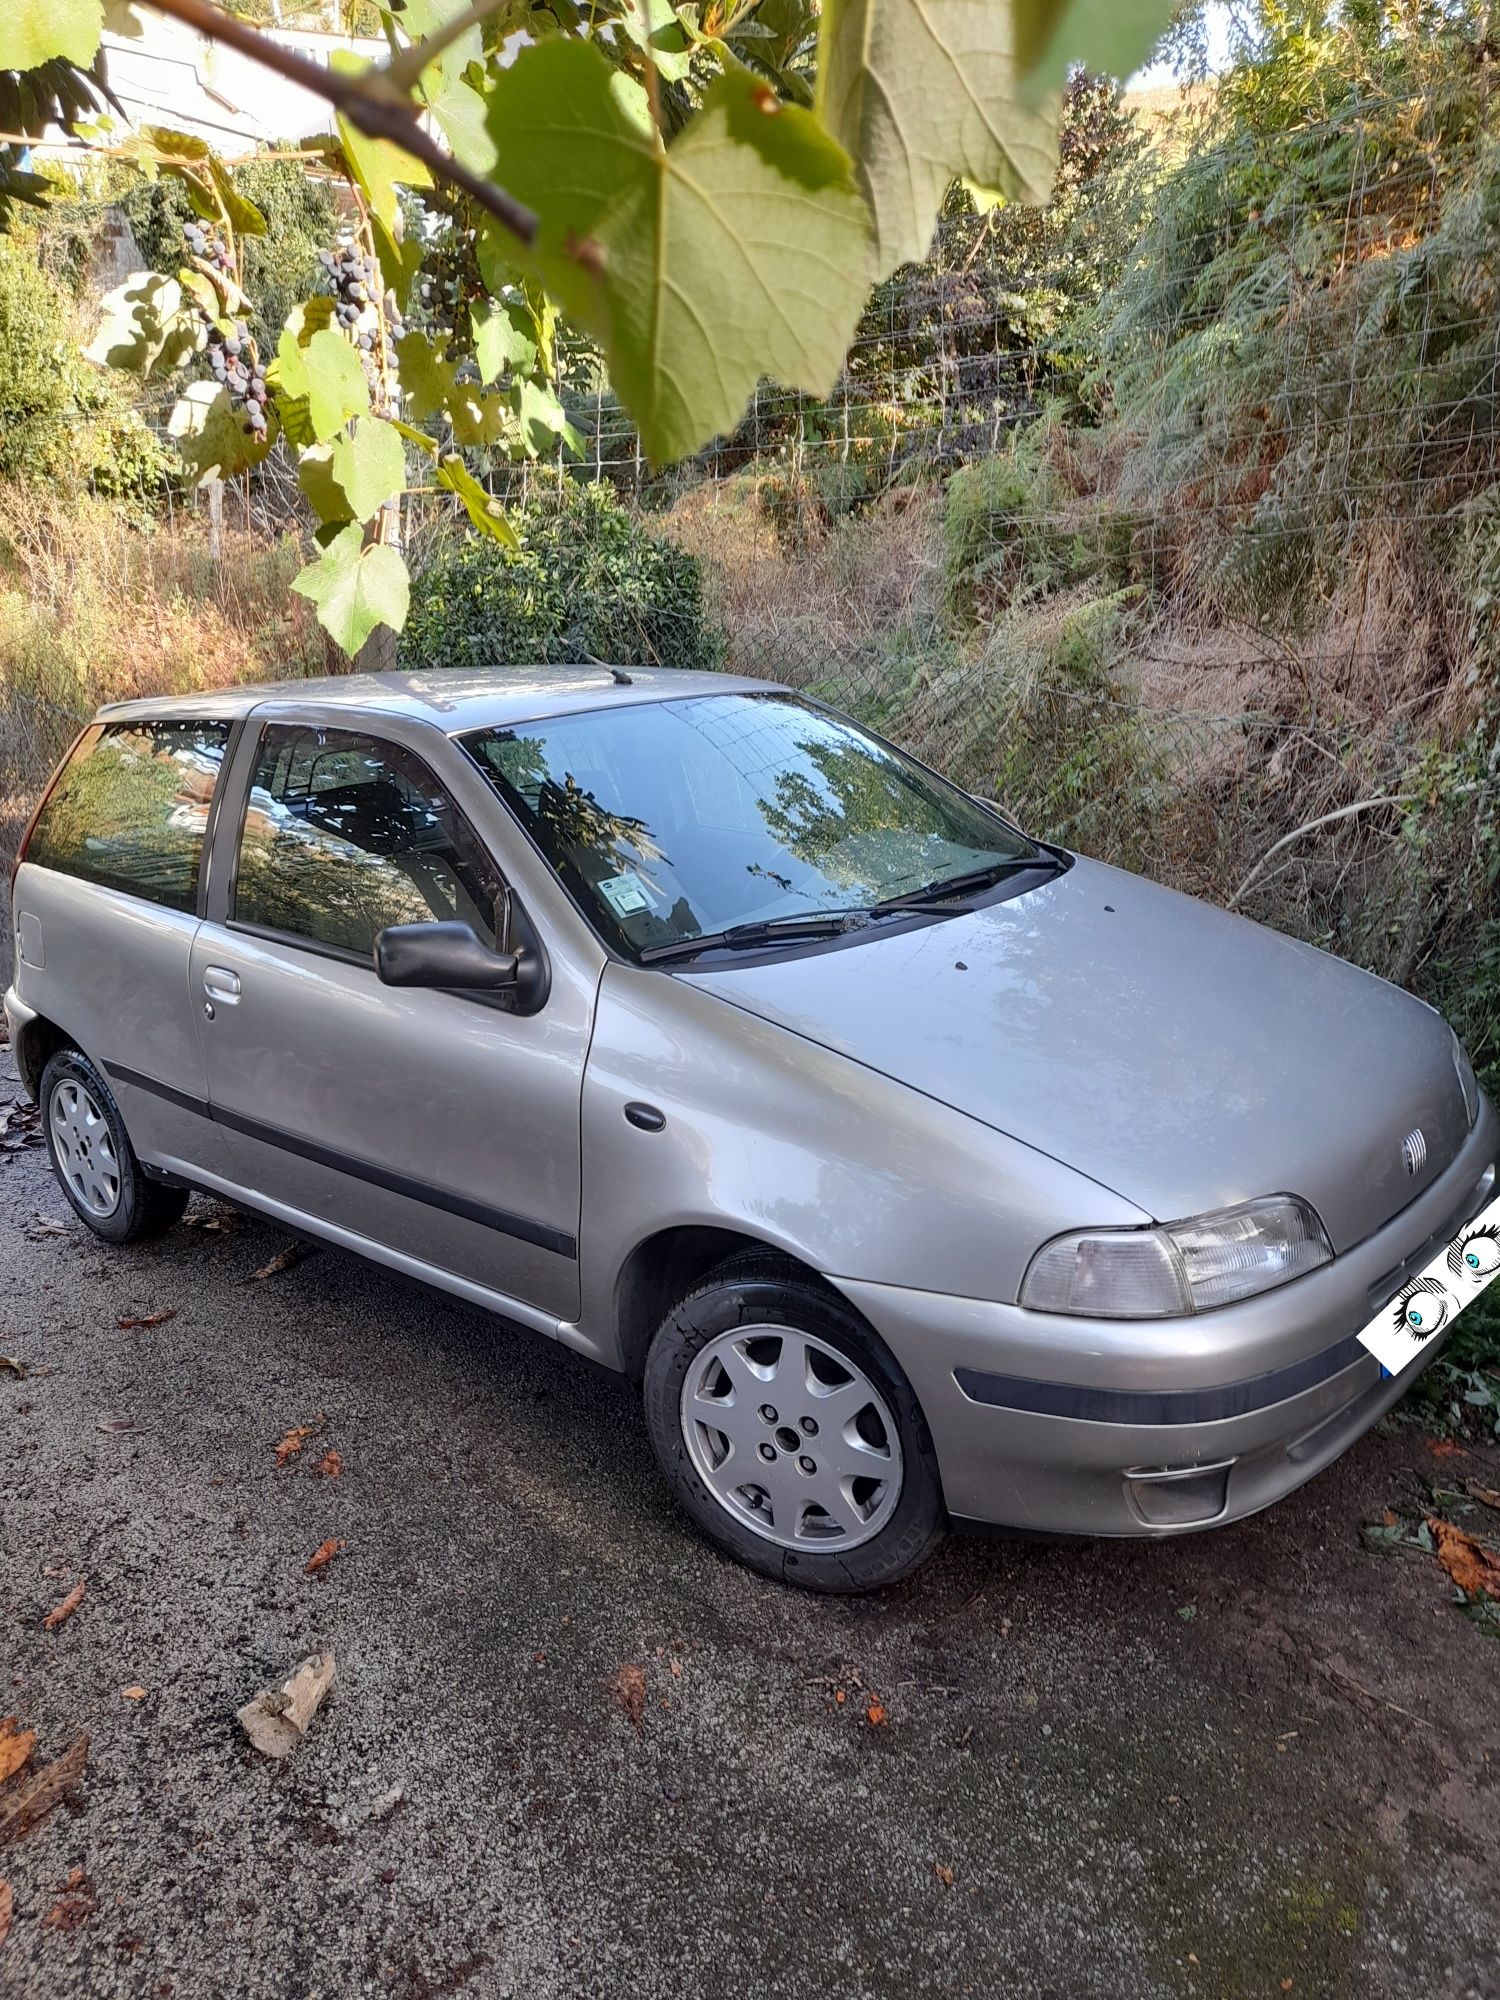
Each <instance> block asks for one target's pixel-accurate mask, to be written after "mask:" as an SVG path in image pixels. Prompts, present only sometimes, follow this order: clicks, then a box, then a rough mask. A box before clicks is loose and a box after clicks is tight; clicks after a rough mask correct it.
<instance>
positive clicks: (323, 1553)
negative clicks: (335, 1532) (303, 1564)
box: [307, 1535, 344, 1576]
mask: <svg viewBox="0 0 1500 2000" xmlns="http://www.w3.org/2000/svg"><path fill="white" fill-rule="evenodd" d="M343 1547H344V1544H343V1543H342V1542H336V1541H335V1540H334V1539H333V1536H332V1535H330V1536H329V1537H328V1540H327V1541H326V1542H319V1544H318V1546H317V1547H316V1548H315V1549H314V1550H313V1552H312V1554H311V1555H310V1556H309V1557H308V1559H307V1574H308V1575H309V1576H314V1575H316V1573H317V1572H318V1571H319V1570H320V1569H323V1568H324V1567H325V1566H326V1565H327V1564H328V1563H331V1562H332V1561H333V1559H334V1557H335V1556H336V1555H337V1554H338V1552H339V1550H340V1549H341V1548H343Z"/></svg>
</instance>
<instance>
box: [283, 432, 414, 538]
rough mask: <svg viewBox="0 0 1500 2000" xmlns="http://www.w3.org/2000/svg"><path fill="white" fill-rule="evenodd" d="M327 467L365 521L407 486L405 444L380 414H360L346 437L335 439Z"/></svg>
mask: <svg viewBox="0 0 1500 2000" xmlns="http://www.w3.org/2000/svg"><path fill="white" fill-rule="evenodd" d="M330 469H331V471H332V473H333V477H334V478H335V480H337V482H338V484H339V485H340V486H341V487H342V488H343V491H344V497H345V498H346V499H347V500H348V502H349V506H350V509H351V510H352V512H353V516H354V519H355V520H356V521H368V520H369V518H370V516H371V515H372V514H373V513H374V512H375V511H376V509H377V508H378V507H379V506H380V505H381V504H382V503H383V502H384V501H386V500H389V499H390V498H391V496H392V495H393V494H395V493H400V492H403V491H404V490H405V487H406V451H405V448H404V446H403V445H402V443H401V438H400V435H399V433H398V432H397V431H396V429H395V427H394V426H393V425H391V424H388V423H386V422H384V421H383V420H382V419H381V418H380V417H361V418H359V420H358V421H357V422H356V424H355V425H354V428H353V430H352V431H351V432H350V433H349V435H348V436H347V437H338V438H335V439H334V441H333V447H332V460H331V467H330ZM299 476H300V472H299ZM324 518H325V519H326V518H327V517H326V516H325V517H324Z"/></svg>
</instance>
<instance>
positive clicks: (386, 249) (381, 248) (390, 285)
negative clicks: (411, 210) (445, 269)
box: [370, 215, 422, 311]
mask: <svg viewBox="0 0 1500 2000" xmlns="http://www.w3.org/2000/svg"><path fill="white" fill-rule="evenodd" d="M397 221H398V224H399V221H400V218H399V216H398V218H397ZM370 233H371V235H372V236H373V237H374V238H375V256H376V259H377V261H378V262H379V265H380V278H381V283H382V284H384V285H385V287H386V289H387V290H388V291H392V292H394V293H395V294H396V303H397V305H399V306H400V307H401V308H402V310H403V311H404V310H405V308H406V302H407V300H408V299H409V298H410V296H411V286H412V280H413V278H415V277H416V275H417V273H418V271H420V270H421V268H422V239H421V237H420V236H413V237H411V238H410V239H407V238H405V237H401V238H398V237H397V235H396V233H395V231H394V230H391V229H387V228H386V226H385V224H384V223H383V222H382V221H381V220H380V217H379V216H378V215H372V216H371V217H370Z"/></svg>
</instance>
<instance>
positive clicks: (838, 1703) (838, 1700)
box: [833, 1688, 849, 1708]
mask: <svg viewBox="0 0 1500 2000" xmlns="http://www.w3.org/2000/svg"><path fill="white" fill-rule="evenodd" d="M848 1699H849V1697H848V1695H846V1694H845V1692H844V1690H843V1689H842V1688H835V1689H834V1691H833V1700H834V1706H835V1707H836V1708H842V1707H843V1705H844V1703H845V1702H846V1701H847V1700H848Z"/></svg>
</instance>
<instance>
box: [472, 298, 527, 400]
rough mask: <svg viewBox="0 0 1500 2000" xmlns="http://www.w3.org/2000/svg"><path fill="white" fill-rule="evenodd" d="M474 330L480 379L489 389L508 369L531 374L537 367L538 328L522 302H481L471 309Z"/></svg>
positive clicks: (484, 300)
mask: <svg viewBox="0 0 1500 2000" xmlns="http://www.w3.org/2000/svg"><path fill="white" fill-rule="evenodd" d="M470 319H471V321H472V324H473V327H474V358H475V360H476V361H477V362H478V363H479V379H480V381H481V382H483V383H484V385H485V387H486V388H488V387H489V385H490V383H491V382H493V381H494V380H495V378H496V377H497V376H498V375H503V374H505V372H506V371H507V369H508V370H509V371H510V372H511V373H512V374H516V375H529V374H530V373H531V371H532V369H533V368H534V367H535V366H536V358H537V328H536V321H535V320H534V319H533V318H532V317H531V313H530V311H529V310H528V309H527V307H526V306H524V305H523V304H522V303H521V301H520V300H519V299H481V300H479V301H478V302H477V303H476V304H475V305H474V306H473V307H472V308H471V309H470Z"/></svg>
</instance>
